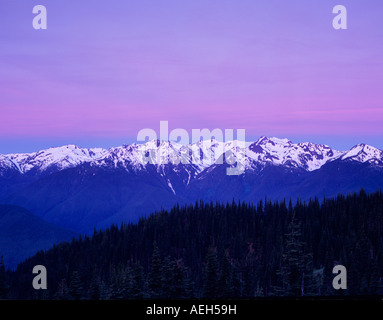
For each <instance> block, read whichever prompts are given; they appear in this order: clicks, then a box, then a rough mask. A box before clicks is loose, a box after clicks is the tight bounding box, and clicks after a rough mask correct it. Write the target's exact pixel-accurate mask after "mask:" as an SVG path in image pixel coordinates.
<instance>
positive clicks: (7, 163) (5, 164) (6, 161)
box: [0, 154, 20, 175]
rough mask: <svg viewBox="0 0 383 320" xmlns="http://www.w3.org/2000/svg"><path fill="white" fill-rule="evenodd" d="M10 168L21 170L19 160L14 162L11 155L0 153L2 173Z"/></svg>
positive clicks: (0, 169)
mask: <svg viewBox="0 0 383 320" xmlns="http://www.w3.org/2000/svg"><path fill="white" fill-rule="evenodd" d="M8 169H11V170H17V171H20V168H19V167H18V164H17V162H14V161H12V160H11V159H10V158H9V157H7V156H4V155H2V154H0V175H1V173H2V172H4V171H6V170H8Z"/></svg>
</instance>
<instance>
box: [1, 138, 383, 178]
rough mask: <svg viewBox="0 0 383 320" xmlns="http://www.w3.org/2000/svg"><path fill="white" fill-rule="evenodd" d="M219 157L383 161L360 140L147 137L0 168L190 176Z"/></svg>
mask: <svg viewBox="0 0 383 320" xmlns="http://www.w3.org/2000/svg"><path fill="white" fill-rule="evenodd" d="M224 156H225V160H226V163H227V164H230V165H233V164H234V163H235V162H237V163H239V164H240V165H241V166H243V167H244V168H245V169H246V170H252V169H254V168H259V166H261V167H262V166H265V165H276V166H286V167H289V168H300V169H303V170H306V171H313V170H317V169H319V168H321V167H322V166H323V165H324V164H326V163H328V162H330V161H334V160H336V159H340V160H341V161H346V160H347V161H350V160H352V161H358V162H362V163H365V162H368V163H371V164H372V165H379V166H380V165H383V152H382V151H381V150H379V149H377V148H374V147H372V146H369V145H366V144H360V145H357V146H355V147H353V148H352V149H350V150H348V151H338V150H334V149H332V148H330V147H329V146H327V145H323V144H314V143H311V142H303V143H293V142H291V141H290V140H289V139H280V138H275V137H261V138H259V139H258V140H257V141H255V142H253V143H245V142H240V141H236V140H234V141H228V142H221V141H217V140H215V139H210V140H204V141H198V142H196V143H193V144H187V145H182V144H180V143H177V142H172V141H160V140H151V141H148V142H146V143H142V144H136V143H133V144H130V145H124V146H121V147H114V148H110V149H109V150H106V149H102V148H91V149H87V148H80V147H78V146H75V145H65V146H62V147H56V148H49V149H46V150H41V151H39V152H35V153H22V154H8V155H0V169H2V170H4V168H7V169H12V170H17V171H19V172H20V173H22V174H24V173H28V172H35V171H36V172H46V171H48V170H55V171H60V170H63V169H67V168H72V167H75V166H78V165H80V164H83V163H90V165H92V166H97V167H108V168H122V169H125V170H128V171H131V170H132V171H135V172H137V171H140V170H145V169H146V168H147V165H148V164H152V165H156V166H157V169H158V170H163V169H164V168H163V166H164V165H167V164H173V165H175V166H177V165H179V164H180V165H183V166H184V167H185V168H187V171H188V172H189V174H190V175H195V174H198V173H200V172H202V171H204V170H206V169H209V167H211V166H213V165H216V164H221V163H223V159H224ZM174 170H176V169H174ZM177 170H180V169H179V168H178V169H177Z"/></svg>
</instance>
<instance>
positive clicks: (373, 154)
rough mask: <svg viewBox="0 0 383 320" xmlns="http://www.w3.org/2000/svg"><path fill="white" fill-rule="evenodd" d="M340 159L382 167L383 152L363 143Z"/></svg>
mask: <svg viewBox="0 0 383 320" xmlns="http://www.w3.org/2000/svg"><path fill="white" fill-rule="evenodd" d="M341 159H342V160H352V161H358V162H362V163H365V162H368V163H371V164H376V165H383V151H382V150H379V149H377V148H375V147H372V146H369V145H367V144H364V143H363V144H358V145H356V146H355V147H353V148H351V149H350V150H349V151H347V152H346V153H344V154H343V155H342V157H341Z"/></svg>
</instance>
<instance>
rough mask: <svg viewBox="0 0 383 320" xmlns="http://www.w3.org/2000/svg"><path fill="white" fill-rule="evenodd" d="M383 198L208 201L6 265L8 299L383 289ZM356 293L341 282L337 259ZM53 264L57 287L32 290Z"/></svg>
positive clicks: (0, 281)
mask: <svg viewBox="0 0 383 320" xmlns="http://www.w3.org/2000/svg"><path fill="white" fill-rule="evenodd" d="M382 231H383V194H382V192H376V193H373V194H366V193H365V192H364V191H363V190H362V191H361V192H360V193H358V194H352V195H349V196H343V195H339V196H338V197H337V198H335V199H324V200H322V201H319V200H318V199H314V200H311V201H309V202H308V203H301V202H299V201H298V202H297V203H296V204H292V203H291V202H289V201H286V202H279V203H277V202H275V203H272V202H270V201H267V200H265V201H262V202H260V203H258V204H256V205H253V204H248V203H235V202H233V203H231V204H213V203H203V202H198V203H195V204H194V205H191V206H187V207H179V206H175V207H174V208H173V209H172V210H170V211H169V212H168V211H161V212H157V213H155V214H153V215H151V216H149V217H147V218H142V219H141V220H140V221H139V222H138V224H123V225H121V226H120V227H118V226H111V227H110V228H109V229H107V230H104V231H96V230H95V232H94V234H93V236H91V237H90V236H84V237H80V238H79V239H73V241H72V242H71V243H61V244H58V245H56V246H54V247H53V248H52V249H50V250H47V251H46V252H39V253H37V254H36V255H35V256H33V257H31V258H29V259H27V260H26V261H25V262H23V263H21V264H19V266H18V267H17V269H16V270H15V271H10V270H6V269H5V266H4V264H3V263H1V265H0V298H6V299H92V300H98V299H150V298H155V299H173V298H181V299H184V298H253V297H282V296H296V297H301V296H336V295H344V296H356V295H363V296H367V295H368V296H370V295H374V296H378V295H383V238H382ZM338 264H341V265H344V266H345V267H346V268H347V287H348V288H347V290H335V289H334V288H333V287H332V280H333V278H334V277H335V275H334V274H332V270H333V267H334V266H335V265H338ZM35 265H44V266H45V267H46V269H47V274H48V290H38V291H36V290H34V289H33V288H32V279H33V277H34V276H35V275H33V274H32V269H33V267H34V266H35Z"/></svg>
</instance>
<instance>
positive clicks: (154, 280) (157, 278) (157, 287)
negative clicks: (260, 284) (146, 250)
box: [149, 244, 162, 298]
mask: <svg viewBox="0 0 383 320" xmlns="http://www.w3.org/2000/svg"><path fill="white" fill-rule="evenodd" d="M161 273H162V261H161V256H160V251H159V249H158V246H157V245H156V244H154V248H153V254H152V263H151V265H150V272H149V290H150V291H149V294H150V296H151V297H152V298H160V297H161V296H162V279H161Z"/></svg>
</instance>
